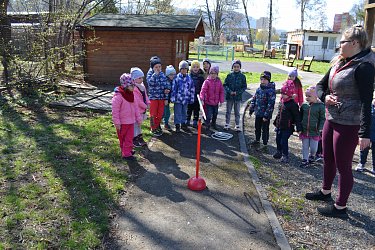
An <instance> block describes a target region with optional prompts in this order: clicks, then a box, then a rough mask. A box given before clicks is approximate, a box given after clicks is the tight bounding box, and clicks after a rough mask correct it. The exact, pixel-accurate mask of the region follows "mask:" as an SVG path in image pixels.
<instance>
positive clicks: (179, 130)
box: [176, 124, 181, 133]
mask: <svg viewBox="0 0 375 250" xmlns="http://www.w3.org/2000/svg"><path fill="white" fill-rule="evenodd" d="M176 132H177V133H179V132H181V128H180V124H176Z"/></svg>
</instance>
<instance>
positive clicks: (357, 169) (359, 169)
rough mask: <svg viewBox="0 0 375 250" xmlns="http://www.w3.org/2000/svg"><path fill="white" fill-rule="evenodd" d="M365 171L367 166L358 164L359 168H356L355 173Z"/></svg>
mask: <svg viewBox="0 0 375 250" xmlns="http://www.w3.org/2000/svg"><path fill="white" fill-rule="evenodd" d="M364 170H365V164H362V163H358V165H357V167H356V168H355V171H358V172H363V171H364Z"/></svg>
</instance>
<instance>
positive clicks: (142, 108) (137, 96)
mask: <svg viewBox="0 0 375 250" xmlns="http://www.w3.org/2000/svg"><path fill="white" fill-rule="evenodd" d="M143 87H144V85H143ZM133 93H134V102H135V103H137V104H138V111H139V112H140V113H141V114H143V113H145V112H146V109H147V107H148V105H150V99H148V95H147V91H146V88H145V95H146V103H145V102H144V101H143V95H142V93H141V91H140V90H139V89H138V87H137V86H134V91H133Z"/></svg>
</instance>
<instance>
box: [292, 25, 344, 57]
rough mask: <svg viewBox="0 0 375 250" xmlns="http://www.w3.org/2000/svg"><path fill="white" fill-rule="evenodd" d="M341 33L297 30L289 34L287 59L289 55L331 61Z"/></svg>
mask: <svg viewBox="0 0 375 250" xmlns="http://www.w3.org/2000/svg"><path fill="white" fill-rule="evenodd" d="M340 38H341V33H339V32H334V31H318V30H297V31H291V32H288V37H287V48H286V57H288V55H289V54H295V55H297V58H299V59H303V57H305V56H314V59H315V60H319V61H330V60H331V59H332V58H333V57H334V56H335V54H336V48H337V47H338V46H339V41H340Z"/></svg>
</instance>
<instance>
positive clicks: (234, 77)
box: [224, 59, 247, 131]
mask: <svg viewBox="0 0 375 250" xmlns="http://www.w3.org/2000/svg"><path fill="white" fill-rule="evenodd" d="M232 70H233V72H232V73H229V74H228V75H227V77H226V78H225V81H224V89H225V99H226V101H227V110H226V113H225V125H224V129H225V130H228V129H229V126H230V116H231V112H232V107H234V117H235V123H236V125H235V127H234V129H235V130H236V131H240V130H241V129H240V108H241V101H242V93H243V92H245V90H246V87H247V85H246V76H245V75H244V74H243V73H242V72H241V61H240V60H236V59H235V60H233V62H232Z"/></svg>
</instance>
